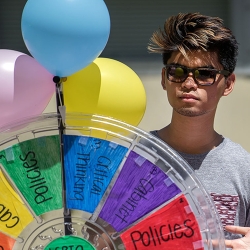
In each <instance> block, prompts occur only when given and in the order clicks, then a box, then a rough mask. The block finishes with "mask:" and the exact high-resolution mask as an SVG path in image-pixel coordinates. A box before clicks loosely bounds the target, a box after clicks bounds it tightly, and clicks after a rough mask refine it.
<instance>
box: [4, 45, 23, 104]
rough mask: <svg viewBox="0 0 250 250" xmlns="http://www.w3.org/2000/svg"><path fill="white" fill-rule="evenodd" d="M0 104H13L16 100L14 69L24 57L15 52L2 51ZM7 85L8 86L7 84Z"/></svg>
mask: <svg viewBox="0 0 250 250" xmlns="http://www.w3.org/2000/svg"><path fill="white" fill-rule="evenodd" d="M0 52H1V54H0V55H1V56H0V72H1V74H0V104H3V103H11V102H12V101H13V98H14V74H13V71H14V67H15V63H16V60H17V58H18V57H19V56H21V55H24V54H23V53H21V52H18V51H14V50H5V49H2V50H0ZM6 83H7V84H6Z"/></svg>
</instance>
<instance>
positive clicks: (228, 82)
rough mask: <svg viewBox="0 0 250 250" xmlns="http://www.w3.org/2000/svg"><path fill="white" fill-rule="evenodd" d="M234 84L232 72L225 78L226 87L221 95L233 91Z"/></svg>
mask: <svg viewBox="0 0 250 250" xmlns="http://www.w3.org/2000/svg"><path fill="white" fill-rule="evenodd" d="M234 84H235V74H234V73H232V74H231V75H230V76H228V77H227V78H226V87H225V90H224V93H223V96H227V95H229V94H230V93H231V92H232V91H233V89H234Z"/></svg>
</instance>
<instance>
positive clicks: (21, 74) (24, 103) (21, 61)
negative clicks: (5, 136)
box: [0, 50, 55, 127]
mask: <svg viewBox="0 0 250 250" xmlns="http://www.w3.org/2000/svg"><path fill="white" fill-rule="evenodd" d="M0 58H1V65H0V66H1V67H0V76H1V78H0V87H2V86H5V88H6V89H8V88H9V87H10V88H11V89H13V96H12V100H11V101H10V100H8V102H5V103H3V102H2V103H1V101H0V103H1V105H0V117H1V119H0V127H3V126H5V125H7V124H10V123H13V122H15V121H17V120H21V119H24V118H25V117H29V116H36V115H40V114H41V113H42V112H43V110H44V109H45V108H46V106H47V104H48V103H49V101H50V99H51V97H52V95H53V94H54V92H55V84H54V82H53V75H51V74H50V73H49V72H48V71H47V70H46V69H44V68H43V67H42V66H41V65H40V64H39V63H38V62H37V61H36V60H35V59H34V58H32V57H31V56H28V55H26V54H23V53H21V52H18V51H13V50H0ZM4 61H5V62H6V63H4ZM3 65H9V67H7V66H6V67H3ZM0 98H2V95H0Z"/></svg>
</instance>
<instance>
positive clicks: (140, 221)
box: [0, 114, 225, 250]
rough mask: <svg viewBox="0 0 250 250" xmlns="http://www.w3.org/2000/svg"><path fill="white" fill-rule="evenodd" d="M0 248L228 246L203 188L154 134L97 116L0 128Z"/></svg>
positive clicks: (57, 118) (116, 249)
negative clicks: (0, 129)
mask: <svg viewBox="0 0 250 250" xmlns="http://www.w3.org/2000/svg"><path fill="white" fill-rule="evenodd" d="M0 185H1V186H0V190H1V192H0V250H39V249H45V250H52V249H53V250H83V249H84V250H125V249H126V250H142V249H145V250H147V249H150V250H153V249H170V250H173V249H174V250H178V249H190V250H191V249H192V250H193V249H195V250H198V249H199V250H201V249H225V246H224V236H223V230H222V227H221V224H220V221H219V217H218V216H217V213H216V211H215V208H214V206H213V202H212V201H211V199H210V197H209V195H208V194H207V192H206V191H205V189H204V188H203V186H202V184H201V183H200V182H199V180H198V179H197V177H196V176H195V174H194V171H193V170H192V169H191V168H190V167H189V165H188V164H187V163H186V162H185V161H183V160H182V159H181V157H179V155H177V154H176V153H175V152H173V151H172V150H171V149H170V148H169V147H167V146H166V145H165V144H164V143H163V142H161V141H160V140H159V139H158V138H156V137H155V136H153V135H151V134H150V133H146V132H144V131H142V130H140V129H138V128H136V127H133V126H130V125H128V124H126V123H123V122H120V121H116V120H114V119H111V118H107V117H101V116H97V115H84V114H67V115H66V116H65V117H63V118H62V117H61V116H60V115H58V114H48V115H42V116H39V117H34V118H30V119H28V120H25V121H22V122H19V123H17V124H16V125H15V126H9V127H8V129H5V130H3V131H2V132H1V133H0Z"/></svg>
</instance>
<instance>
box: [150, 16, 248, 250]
mask: <svg viewBox="0 0 250 250" xmlns="http://www.w3.org/2000/svg"><path fill="white" fill-rule="evenodd" d="M149 51H151V52H156V53H161V54H162V57H163V64H164V67H163V69H162V81H161V85H162V88H163V89H164V90H166V93H167V97H168V101H169V103H170V105H171V106H172V108H173V112H172V119H171V122H170V124H169V125H167V126H166V127H164V128H162V129H160V130H158V131H153V132H152V133H153V134H154V135H156V136H157V137H159V138H160V139H162V140H163V141H164V142H166V143H167V144H168V145H169V146H170V147H172V148H173V149H174V150H176V151H177V152H178V153H179V154H180V155H181V156H182V157H183V158H184V159H185V160H186V161H187V162H188V163H189V164H190V165H191V166H192V167H193V169H194V170H195V172H196V174H197V175H198V177H199V178H200V180H201V181H202V182H203V184H204V186H205V187H206V189H207V191H208V192H209V193H210V194H211V196H212V197H213V199H214V201H215V205H216V207H217V209H218V212H219V214H220V215H222V214H223V216H221V221H222V224H223V226H225V229H226V230H227V231H225V237H226V239H227V240H226V246H227V247H230V248H232V249H234V250H240V249H241V250H242V249H250V231H249V230H250V154H249V153H248V152H246V151H245V150H244V149H243V148H242V147H241V146H240V145H238V144H236V143H234V142H232V141H231V140H230V139H228V138H224V137H223V136H222V135H220V134H218V133H217V132H216V131H215V130H214V117H215V113H216V108H217V105H218V103H219V101H220V98H221V97H223V96H227V95H229V94H230V93H231V92H232V91H233V88H234V84H235V74H234V73H233V72H234V69H235V65H236V61H237V55H238V45H237V41H236V39H235V37H234V36H233V34H232V32H231V31H230V30H229V29H227V28H226V27H224V26H223V22H222V20H221V19H220V18H218V17H210V16H204V15H201V14H199V13H187V14H181V13H180V14H178V15H177V16H172V17H170V18H169V19H168V20H167V21H166V22H165V25H164V30H159V31H156V32H155V33H154V34H153V36H152V38H151V44H150V45H149ZM234 225H235V226H234ZM236 226H237V227H236ZM248 227H249V228H248ZM231 233H232V234H231ZM240 234H243V235H245V236H244V237H243V238H242V237H241V235H240Z"/></svg>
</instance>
